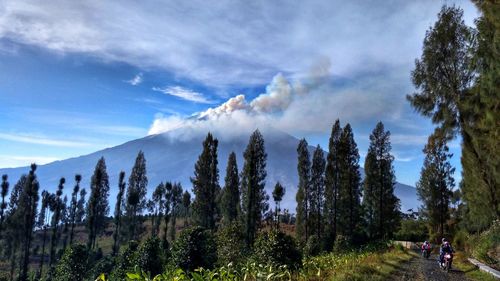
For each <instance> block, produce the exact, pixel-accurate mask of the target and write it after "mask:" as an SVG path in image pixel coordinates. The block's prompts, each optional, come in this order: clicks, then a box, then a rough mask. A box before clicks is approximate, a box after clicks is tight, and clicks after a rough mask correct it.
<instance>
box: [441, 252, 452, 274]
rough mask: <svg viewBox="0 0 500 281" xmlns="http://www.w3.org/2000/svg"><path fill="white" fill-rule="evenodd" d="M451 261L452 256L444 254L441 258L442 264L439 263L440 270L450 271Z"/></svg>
mask: <svg viewBox="0 0 500 281" xmlns="http://www.w3.org/2000/svg"><path fill="white" fill-rule="evenodd" d="M452 261H453V255H452V254H450V253H445V254H444V256H443V262H442V263H441V268H442V269H443V270H446V272H449V271H450V269H451V262H452Z"/></svg>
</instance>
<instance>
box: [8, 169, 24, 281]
mask: <svg viewBox="0 0 500 281" xmlns="http://www.w3.org/2000/svg"><path fill="white" fill-rule="evenodd" d="M27 181H28V176H27V175H26V174H23V175H21V177H20V178H19V180H18V181H17V183H16V184H15V185H14V188H13V189H12V191H11V193H10V198H9V209H8V212H7V216H6V220H5V226H6V229H5V230H6V231H5V237H6V238H5V242H6V243H5V252H6V253H8V255H9V260H10V280H14V271H15V266H16V260H17V259H16V255H17V253H18V250H21V249H19V247H20V245H21V243H22V241H23V234H24V229H23V222H24V214H23V210H22V209H19V207H20V203H21V202H20V199H21V195H22V193H23V190H24V188H25V186H26V183H27ZM19 226H21V227H19ZM19 255H21V253H19Z"/></svg>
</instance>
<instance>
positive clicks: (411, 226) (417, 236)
mask: <svg viewBox="0 0 500 281" xmlns="http://www.w3.org/2000/svg"><path fill="white" fill-rule="evenodd" d="M395 238H396V240H401V241H412V242H422V241H424V240H426V238H427V227H426V224H425V223H424V222H423V221H422V220H413V219H405V220H402V221H401V228H400V229H399V230H398V231H397V232H396V233H395Z"/></svg>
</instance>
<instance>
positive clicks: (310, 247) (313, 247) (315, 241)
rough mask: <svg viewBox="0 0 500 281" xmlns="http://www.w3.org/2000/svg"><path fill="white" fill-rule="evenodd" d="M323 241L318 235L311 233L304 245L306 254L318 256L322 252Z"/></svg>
mask: <svg viewBox="0 0 500 281" xmlns="http://www.w3.org/2000/svg"><path fill="white" fill-rule="evenodd" d="M321 250H322V249H321V242H320V241H319V238H318V236H317V235H311V236H310V237H309V239H308V240H307V243H306V246H305V247H304V254H305V255H306V256H308V257H311V256H317V255H318V254H319V253H321Z"/></svg>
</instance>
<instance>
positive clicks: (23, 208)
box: [17, 164, 40, 281]
mask: <svg viewBox="0 0 500 281" xmlns="http://www.w3.org/2000/svg"><path fill="white" fill-rule="evenodd" d="M36 168H37V166H36V164H31V170H30V172H29V174H28V176H27V178H26V183H25V184H24V187H23V190H22V192H21V194H20V196H19V207H18V209H17V211H19V212H20V214H21V217H22V218H23V219H22V222H23V224H22V225H21V227H22V229H23V236H22V255H21V262H20V265H21V267H20V272H19V280H21V281H25V280H27V279H28V264H29V255H30V247H31V242H32V240H33V229H34V227H35V222H36V221H35V219H36V212H37V204H38V199H39V198H38V197H39V196H38V189H39V187H40V185H39V183H38V180H37V177H36V174H35V171H36Z"/></svg>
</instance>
